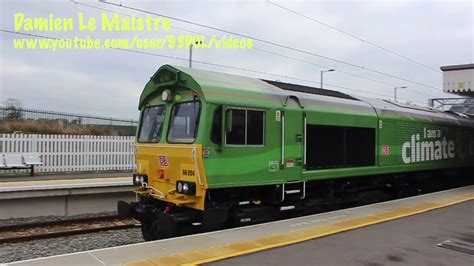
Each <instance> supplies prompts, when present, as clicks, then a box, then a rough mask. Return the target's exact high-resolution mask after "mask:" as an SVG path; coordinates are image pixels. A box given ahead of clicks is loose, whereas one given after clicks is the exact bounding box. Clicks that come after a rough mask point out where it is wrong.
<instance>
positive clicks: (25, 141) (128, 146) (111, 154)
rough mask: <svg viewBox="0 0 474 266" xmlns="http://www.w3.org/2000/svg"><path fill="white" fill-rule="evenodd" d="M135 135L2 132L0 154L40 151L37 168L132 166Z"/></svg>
mask: <svg viewBox="0 0 474 266" xmlns="http://www.w3.org/2000/svg"><path fill="white" fill-rule="evenodd" d="M134 139H135V138H134V137H129V136H127V137H122V136H80V135H41V134H38V135H37V134H0V154H6V153H28V152H37V153H40V154H41V156H42V159H43V165H42V166H38V167H35V171H38V172H67V171H101V170H102V171H103V170H132V169H133V167H134V163H135V162H134V158H133V143H134Z"/></svg>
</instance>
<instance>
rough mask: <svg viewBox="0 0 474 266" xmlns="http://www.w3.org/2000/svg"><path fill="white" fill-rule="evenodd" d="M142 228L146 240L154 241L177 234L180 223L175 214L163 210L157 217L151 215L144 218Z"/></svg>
mask: <svg viewBox="0 0 474 266" xmlns="http://www.w3.org/2000/svg"><path fill="white" fill-rule="evenodd" d="M141 230H142V235H143V239H145V241H153V240H158V239H165V238H170V237H174V236H177V234H178V224H177V222H176V219H175V217H174V216H173V215H171V214H168V213H163V212H161V213H158V215H157V217H156V218H155V217H154V216H152V215H150V216H148V217H147V218H146V219H143V221H142V222H141Z"/></svg>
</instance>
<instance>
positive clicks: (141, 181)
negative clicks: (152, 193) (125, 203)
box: [132, 174, 148, 186]
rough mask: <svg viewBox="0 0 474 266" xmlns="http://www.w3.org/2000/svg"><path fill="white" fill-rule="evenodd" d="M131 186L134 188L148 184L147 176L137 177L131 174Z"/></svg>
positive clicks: (137, 175)
mask: <svg viewBox="0 0 474 266" xmlns="http://www.w3.org/2000/svg"><path fill="white" fill-rule="evenodd" d="M132 180H133V184H134V185H135V186H143V185H144V184H146V183H148V176H147V175H139V174H133V179H132Z"/></svg>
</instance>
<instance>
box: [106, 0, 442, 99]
mask: <svg viewBox="0 0 474 266" xmlns="http://www.w3.org/2000/svg"><path fill="white" fill-rule="evenodd" d="M100 3H103V4H107V5H111V6H116V7H119V8H124V9H128V10H133V11H138V12H142V13H146V14H151V15H155V16H160V17H164V18H169V19H172V20H175V21H179V22H182V23H186V24H190V25H194V26H198V27H203V28H207V29H210V30H214V31H219V32H223V33H227V34H230V35H234V36H239V37H242V38H247V39H252V40H254V41H257V42H261V43H265V44H269V45H273V46H276V47H280V48H284V49H288V50H292V51H296V52H299V53H303V54H307V55H311V56H314V57H319V58H323V59H326V60H329V61H333V62H337V63H340V64H344V65H348V66H351V67H354V68H360V69H363V70H366V71H370V72H373V73H377V74H380V75H384V76H387V77H391V78H395V79H399V80H403V81H406V82H410V83H412V84H417V85H420V86H424V87H427V88H430V89H434V90H438V91H442V89H441V88H438V87H434V86H431V85H428V84H424V83H421V82H418V81H413V80H409V79H406V78H403V77H399V76H397V75H394V74H390V73H386V72H383V71H380V70H377V69H372V68H366V67H363V66H359V65H356V64H354V63H350V62H347V61H343V60H340V59H335V58H331V57H328V56H324V55H320V54H317V53H314V52H310V51H306V50H302V49H300V48H295V47H291V46H288V45H285V44H280V43H277V42H273V41H269V40H265V39H262V38H257V37H254V36H250V35H247V34H242V33H238V32H233V31H230V30H226V29H221V28H218V27H214V26H209V25H205V24H202V23H198V22H193V21H190V20H185V19H181V18H177V17H173V16H170V15H165V14H160V13H156V12H152V11H148V10H144V9H140V8H136V7H132V6H127V5H123V4H116V3H112V2H108V1H105V0H104V1H100Z"/></svg>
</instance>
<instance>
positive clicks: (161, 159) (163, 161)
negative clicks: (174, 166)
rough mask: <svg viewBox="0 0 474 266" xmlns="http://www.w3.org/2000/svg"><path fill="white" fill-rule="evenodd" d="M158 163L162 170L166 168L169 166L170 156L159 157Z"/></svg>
mask: <svg viewBox="0 0 474 266" xmlns="http://www.w3.org/2000/svg"><path fill="white" fill-rule="evenodd" d="M158 162H159V163H160V166H161V167H162V168H166V167H168V166H169V164H168V156H166V155H158Z"/></svg>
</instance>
